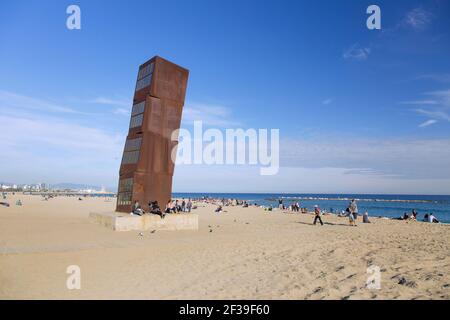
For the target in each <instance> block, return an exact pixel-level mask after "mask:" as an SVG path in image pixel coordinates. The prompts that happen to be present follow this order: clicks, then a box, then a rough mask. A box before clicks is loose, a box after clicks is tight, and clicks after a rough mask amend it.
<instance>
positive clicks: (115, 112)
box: [114, 108, 131, 116]
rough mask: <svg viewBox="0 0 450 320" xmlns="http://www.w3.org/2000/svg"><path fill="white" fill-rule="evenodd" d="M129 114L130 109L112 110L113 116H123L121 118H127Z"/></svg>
mask: <svg viewBox="0 0 450 320" xmlns="http://www.w3.org/2000/svg"><path fill="white" fill-rule="evenodd" d="M130 112H131V110H130V109H125V108H117V109H115V110H114V114H119V115H123V116H129V115H130Z"/></svg>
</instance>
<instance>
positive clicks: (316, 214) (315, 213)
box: [313, 206, 323, 226]
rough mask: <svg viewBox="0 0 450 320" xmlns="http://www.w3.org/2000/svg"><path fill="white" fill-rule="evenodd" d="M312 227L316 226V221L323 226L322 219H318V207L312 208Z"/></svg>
mask: <svg viewBox="0 0 450 320" xmlns="http://www.w3.org/2000/svg"><path fill="white" fill-rule="evenodd" d="M314 215H315V217H314V223H313V224H314V225H316V222H317V220H319V222H320V224H321V225H322V226H323V222H322V218H321V217H320V208H319V207H317V206H316V207H315V208H314Z"/></svg>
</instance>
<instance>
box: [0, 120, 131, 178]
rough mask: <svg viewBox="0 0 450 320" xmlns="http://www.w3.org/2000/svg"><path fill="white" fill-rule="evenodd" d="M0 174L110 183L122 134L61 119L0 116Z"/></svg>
mask: <svg viewBox="0 0 450 320" xmlns="http://www.w3.org/2000/svg"><path fill="white" fill-rule="evenodd" d="M0 122H1V123H2V139H0V149H1V150H2V156H1V157H0V177H2V178H4V179H6V180H8V181H14V182H19V183H26V182H30V181H46V182H52V183H57V182H61V181H70V182H81V183H88V184H94V185H95V184H102V183H103V184H106V185H111V184H112V185H114V184H115V183H116V181H115V177H116V175H117V173H118V168H119V162H120V157H121V152H122V148H123V144H124V140H125V137H124V136H122V135H119V134H111V133H108V132H106V131H104V130H101V129H99V128H92V127H88V126H83V125H79V124H75V123H70V122H68V121H65V120H63V119H60V118H54V117H46V118H35V119H33V118H23V117H14V116H4V115H0Z"/></svg>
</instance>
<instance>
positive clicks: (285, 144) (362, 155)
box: [280, 123, 450, 179]
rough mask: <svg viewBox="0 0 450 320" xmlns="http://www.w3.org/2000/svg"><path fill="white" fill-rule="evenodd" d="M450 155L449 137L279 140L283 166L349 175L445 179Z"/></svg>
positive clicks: (330, 137)
mask: <svg viewBox="0 0 450 320" xmlns="http://www.w3.org/2000/svg"><path fill="white" fill-rule="evenodd" d="M431 124H432V123H430V124H429V125H431ZM449 158H450V139H412V138H401V139H400V138H390V139H389V138H383V139H371V138H356V137H348V138H347V139H342V138H337V137H332V136H317V137H315V138H314V139H308V140H307V139H283V140H282V141H280V164H281V166H282V167H285V166H289V167H302V168H341V169H346V170H348V171H347V173H349V174H350V173H353V174H370V175H373V174H377V175H385V176H396V177H399V178H400V177H401V178H402V179H413V178H417V179H425V178H426V179H430V178H436V179H441V178H442V179H443V178H447V179H448V178H450V166H449V165H448V159H449Z"/></svg>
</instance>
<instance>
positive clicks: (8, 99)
mask: <svg viewBox="0 0 450 320" xmlns="http://www.w3.org/2000/svg"><path fill="white" fill-rule="evenodd" d="M0 105H1V107H2V108H13V109H27V110H36V111H44V112H56V113H72V114H82V112H78V111H76V110H74V109H72V108H70V107H67V106H63V105H60V104H57V103H53V102H49V101H46V100H43V99H39V98H32V97H28V96H24V95H20V94H16V93H13V92H9V91H5V90H0Z"/></svg>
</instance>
